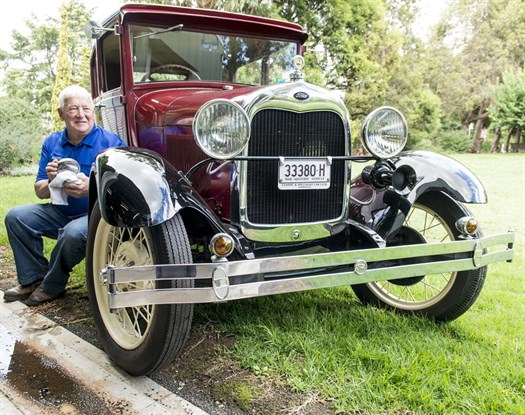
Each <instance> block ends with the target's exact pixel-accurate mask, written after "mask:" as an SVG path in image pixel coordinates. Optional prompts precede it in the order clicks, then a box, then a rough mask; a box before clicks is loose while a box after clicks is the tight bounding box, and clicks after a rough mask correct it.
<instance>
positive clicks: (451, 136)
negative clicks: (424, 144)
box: [432, 130, 470, 153]
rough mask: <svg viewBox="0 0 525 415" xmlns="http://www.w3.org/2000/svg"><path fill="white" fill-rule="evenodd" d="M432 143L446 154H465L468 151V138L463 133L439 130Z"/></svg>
mask: <svg viewBox="0 0 525 415" xmlns="http://www.w3.org/2000/svg"><path fill="white" fill-rule="evenodd" d="M432 142H433V143H434V144H435V145H436V146H438V147H440V148H441V149H443V151H445V152H447V153H466V152H468V151H469V149H470V138H469V136H468V135H467V134H466V132H465V131H460V130H439V131H438V132H436V133H435V134H434V135H433V136H432Z"/></svg>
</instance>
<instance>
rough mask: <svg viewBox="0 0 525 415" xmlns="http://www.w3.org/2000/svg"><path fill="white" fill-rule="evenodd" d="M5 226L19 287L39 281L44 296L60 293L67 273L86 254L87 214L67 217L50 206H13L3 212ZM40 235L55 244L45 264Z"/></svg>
mask: <svg viewBox="0 0 525 415" xmlns="http://www.w3.org/2000/svg"><path fill="white" fill-rule="evenodd" d="M5 227H6V229H7V235H8V237H9V243H10V244H11V248H12V249H13V255H14V257H15V264H16V272H17V274H18V282H19V284H21V285H27V284H31V283H33V282H35V281H36V280H40V279H43V281H42V285H41V287H42V289H43V290H44V291H45V292H46V293H48V294H58V293H60V292H62V291H64V289H65V288H66V284H67V281H68V279H69V273H70V272H71V270H72V269H73V267H74V266H75V265H77V264H78V263H79V262H80V261H82V260H83V259H84V257H85V254H86V252H85V251H86V241H87V230H88V219H87V214H85V215H82V216H80V217H69V216H66V215H64V214H63V213H61V212H60V211H59V210H58V209H57V208H56V207H55V206H53V205H52V204H50V203H47V204H31V205H23V206H16V207H14V208H12V209H11V210H10V211H9V212H7V215H6V217H5ZM44 236H45V237H47V238H51V239H56V241H57V242H56V244H55V247H54V248H53V251H52V252H51V257H50V259H49V261H48V260H47V258H46V257H45V256H44V241H43V237H44Z"/></svg>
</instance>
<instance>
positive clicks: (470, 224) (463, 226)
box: [456, 216, 478, 235]
mask: <svg viewBox="0 0 525 415" xmlns="http://www.w3.org/2000/svg"><path fill="white" fill-rule="evenodd" d="M456 229H457V230H458V231H460V232H461V233H462V234H463V235H474V234H475V233H476V232H477V231H478V221H477V220H476V218H475V217H473V216H463V217H462V218H460V219H458V220H457V221H456Z"/></svg>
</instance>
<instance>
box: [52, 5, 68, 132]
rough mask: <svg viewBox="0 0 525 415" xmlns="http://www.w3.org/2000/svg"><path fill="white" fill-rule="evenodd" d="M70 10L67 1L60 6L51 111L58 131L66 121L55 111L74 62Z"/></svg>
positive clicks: (54, 127) (54, 126) (54, 125)
mask: <svg viewBox="0 0 525 415" xmlns="http://www.w3.org/2000/svg"><path fill="white" fill-rule="evenodd" d="M68 22H69V11H68V8H67V7H66V4H65V3H62V6H60V35H59V38H58V40H59V44H58V58H57V76H56V79H55V84H54V87H53V95H52V96H51V111H52V118H53V129H54V130H55V131H58V130H60V129H61V128H62V126H63V125H64V122H63V121H62V119H61V118H60V115H59V113H58V111H54V110H55V109H56V108H58V107H59V102H58V97H59V95H60V92H61V91H62V90H63V89H64V88H65V87H67V86H68V85H71V83H72V82H71V78H72V74H71V68H72V62H71V59H70V57H69V51H68V43H69V37H70V33H69V28H68Z"/></svg>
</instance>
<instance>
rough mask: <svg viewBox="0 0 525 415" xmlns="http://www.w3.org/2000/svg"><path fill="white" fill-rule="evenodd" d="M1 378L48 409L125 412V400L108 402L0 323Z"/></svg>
mask: <svg viewBox="0 0 525 415" xmlns="http://www.w3.org/2000/svg"><path fill="white" fill-rule="evenodd" d="M0 344H1V345H2V347H1V349H0V381H2V382H6V383H7V384H9V386H10V387H11V388H13V389H15V390H16V391H18V392H19V393H20V394H21V395H22V396H24V397H25V398H27V399H28V400H30V401H31V402H33V403H34V404H36V405H38V406H39V407H41V408H42V409H43V411H45V413H58V414H88V413H91V414H95V413H96V414H102V413H112V414H125V413H128V411H127V408H126V406H127V405H126V403H123V404H122V405H120V404H118V403H108V402H105V401H104V400H102V399H101V398H100V397H98V396H97V395H96V394H95V393H94V392H92V391H90V390H89V389H87V388H86V387H85V386H83V384H82V383H80V382H79V381H78V380H76V379H75V378H73V377H71V376H70V375H69V374H68V373H67V372H65V371H63V370H62V369H61V368H60V365H58V363H57V362H56V361H55V360H52V359H49V358H46V357H44V356H42V355H40V354H39V353H38V352H37V351H36V350H34V349H32V348H31V347H29V346H28V345H27V344H24V343H22V342H20V341H18V339H16V338H14V333H13V332H11V331H10V330H8V329H7V328H6V327H5V326H3V325H0Z"/></svg>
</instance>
